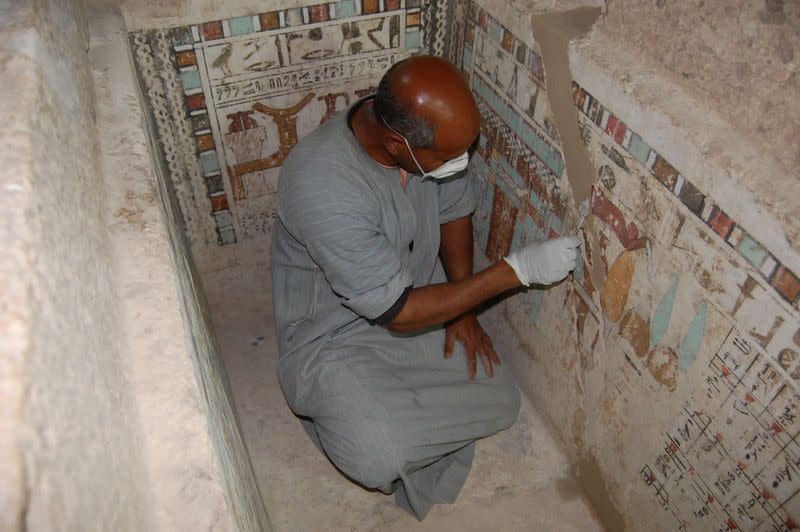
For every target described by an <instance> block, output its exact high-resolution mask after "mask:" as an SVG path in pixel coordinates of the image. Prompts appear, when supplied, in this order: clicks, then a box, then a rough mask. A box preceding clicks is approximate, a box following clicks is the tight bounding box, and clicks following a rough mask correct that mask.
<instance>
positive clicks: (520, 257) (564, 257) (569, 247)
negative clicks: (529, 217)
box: [505, 236, 581, 286]
mask: <svg viewBox="0 0 800 532" xmlns="http://www.w3.org/2000/svg"><path fill="white" fill-rule="evenodd" d="M580 245H581V238H580V237H579V236H567V237H562V238H554V239H552V240H542V241H539V242H532V243H530V244H528V245H527V246H525V247H524V248H522V249H518V250H517V251H514V252H512V253H510V254H509V255H508V257H505V261H506V262H507V263H508V264H509V266H511V268H512V269H513V270H514V273H516V274H517V277H518V278H519V280H520V282H521V283H522V284H524V285H525V286H530V285H532V284H552V283H555V282H558V281H560V280H561V279H563V278H564V277H566V276H567V274H568V273H569V272H570V271H572V270H573V269H574V268H575V261H576V260H577V258H578V246H580Z"/></svg>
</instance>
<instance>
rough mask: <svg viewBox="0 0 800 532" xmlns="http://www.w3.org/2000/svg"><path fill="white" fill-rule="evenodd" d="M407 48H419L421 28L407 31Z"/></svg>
mask: <svg viewBox="0 0 800 532" xmlns="http://www.w3.org/2000/svg"><path fill="white" fill-rule="evenodd" d="M406 48H419V30H414V31H407V32H406Z"/></svg>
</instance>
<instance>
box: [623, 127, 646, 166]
mask: <svg viewBox="0 0 800 532" xmlns="http://www.w3.org/2000/svg"><path fill="white" fill-rule="evenodd" d="M628 152H629V153H630V154H631V155H633V156H634V158H635V159H636V160H637V161H639V162H640V163H642V165H646V164H647V157H649V156H650V146H648V145H647V143H646V142H645V141H643V140H642V137H640V136H639V135H637V134H636V133H632V134H631V141H630V142H629V143H628Z"/></svg>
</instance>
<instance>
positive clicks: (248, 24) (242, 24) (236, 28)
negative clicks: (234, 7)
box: [228, 17, 253, 36]
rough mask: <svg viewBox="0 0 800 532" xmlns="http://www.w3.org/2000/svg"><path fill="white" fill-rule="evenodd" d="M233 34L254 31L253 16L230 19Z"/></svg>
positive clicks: (229, 25)
mask: <svg viewBox="0 0 800 532" xmlns="http://www.w3.org/2000/svg"><path fill="white" fill-rule="evenodd" d="M228 27H229V28H230V29H231V35H233V36H236V35H247V34H248V33H253V17H236V18H232V19H230V20H229V21H228Z"/></svg>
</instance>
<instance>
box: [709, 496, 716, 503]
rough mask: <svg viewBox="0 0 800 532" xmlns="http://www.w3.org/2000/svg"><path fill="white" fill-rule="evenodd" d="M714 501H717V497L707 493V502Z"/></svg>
mask: <svg viewBox="0 0 800 532" xmlns="http://www.w3.org/2000/svg"><path fill="white" fill-rule="evenodd" d="M716 501H717V499H715V498H714V496H713V495H709V496H708V502H709V503H710V504H714V503H715V502H716Z"/></svg>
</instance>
